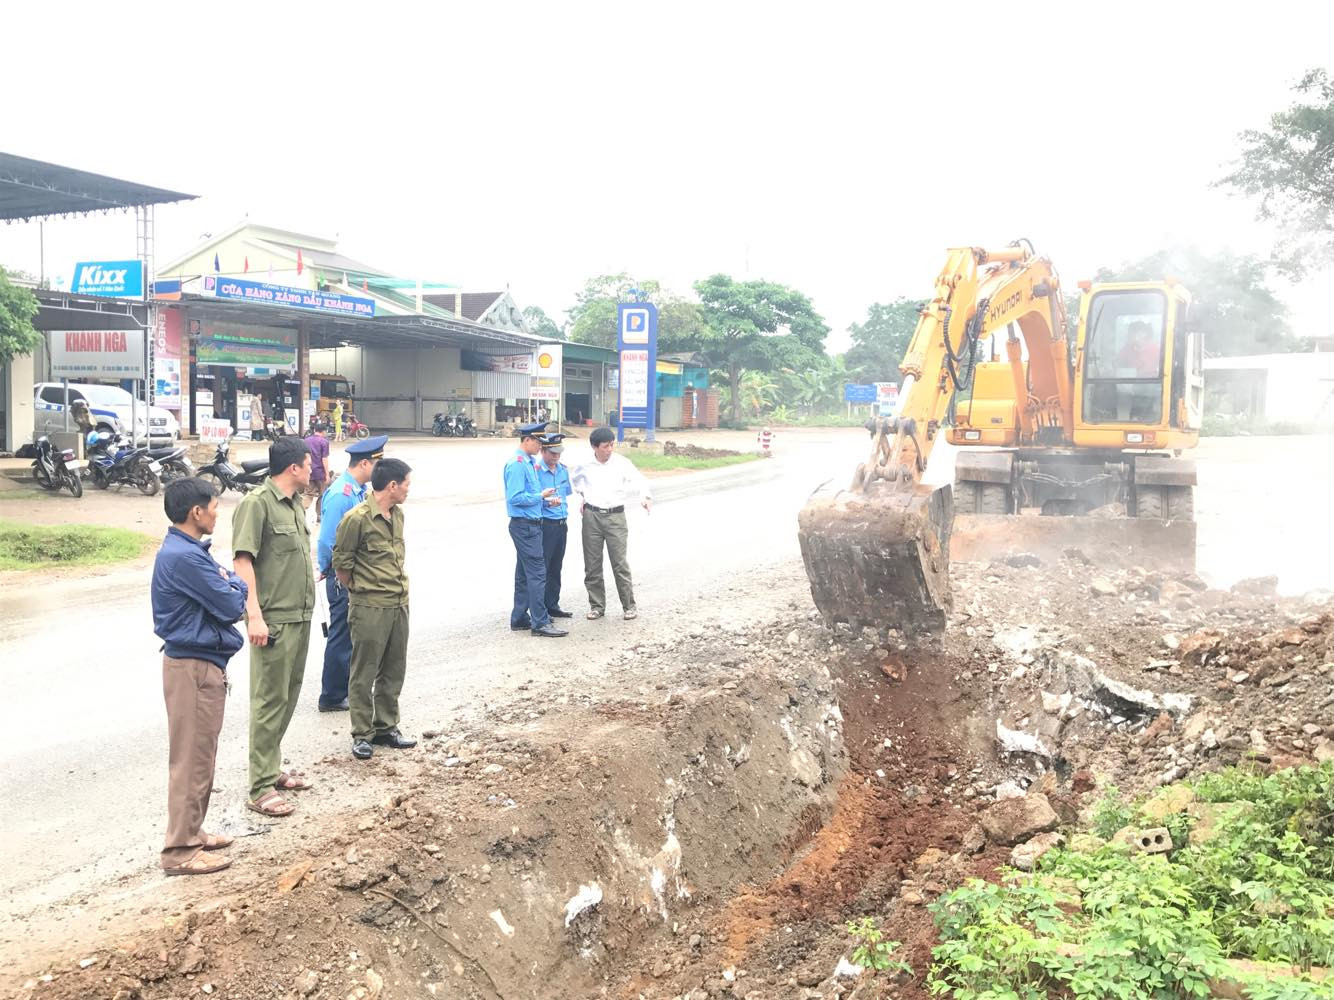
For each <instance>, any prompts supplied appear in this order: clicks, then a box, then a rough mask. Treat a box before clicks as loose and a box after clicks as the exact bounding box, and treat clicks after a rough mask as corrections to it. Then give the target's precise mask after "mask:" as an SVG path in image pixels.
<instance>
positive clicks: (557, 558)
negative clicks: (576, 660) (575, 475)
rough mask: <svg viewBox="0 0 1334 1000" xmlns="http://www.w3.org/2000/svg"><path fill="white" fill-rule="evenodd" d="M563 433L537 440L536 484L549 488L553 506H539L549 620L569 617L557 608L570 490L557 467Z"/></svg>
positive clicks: (567, 473) (565, 474)
mask: <svg viewBox="0 0 1334 1000" xmlns="http://www.w3.org/2000/svg"><path fill="white" fill-rule="evenodd" d="M564 439H565V435H564V434H546V435H543V437H542V439H541V444H542V461H541V462H539V463H538V466H537V481H538V483H539V484H540V485H541V486H542V488H543V489H546V488H547V487H551V488H553V489H554V490H555V491H556V492H555V493H553V494H552V495H551V497H552V499H553V500H559V501H560V502H559V503H557V504H554V505H553V504H551V503H547V504H544V505H543V507H542V561H543V562H544V563H545V564H546V571H547V589H546V607H547V614H549V615H550V616H551V617H552V618H573V617H574V615H572V614H570V612H568V611H564V610H562V609H561V606H560V571H561V566H562V565H563V564H564V562H565V537H566V530H565V525H566V518H567V517H568V516H569V513H570V506H569V504H568V503H566V501H565V498H566V497H568V496H569V495H570V494H571V493H572V492H573V490H572V489H571V488H570V470H569V469H567V468H566V467H565V466H564V465H562V464H561V461H560V455H561V452H562V451H564V450H565V446H564V445H563V444H561V441H563V440H564Z"/></svg>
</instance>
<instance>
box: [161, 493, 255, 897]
mask: <svg viewBox="0 0 1334 1000" xmlns="http://www.w3.org/2000/svg"><path fill="white" fill-rule="evenodd" d="M163 507H164V508H165V509H166V512H167V518H168V520H170V521H171V525H172V526H171V527H170V528H169V529H167V537H166V538H165V539H163V541H162V548H161V549H159V550H158V554H157V560H156V561H155V562H154V564H153V591H152V593H153V631H154V632H156V633H157V636H158V638H159V639H161V640H162V650H163V654H164V655H163V657H162V694H163V698H164V700H165V701H166V703H167V738H168V744H169V748H170V749H169V756H168V761H169V769H170V770H169V776H168V782H167V839H166V843H165V844H164V846H163V848H162V869H163V871H165V872H166V873H167V874H168V875H206V874H208V873H209V872H216V871H221V870H222V869H224V868H226V867H227V866H228V865H230V864H231V863H232V862H231V859H230V858H228V857H225V856H223V855H221V854H217V853H215V852H217V851H219V850H221V849H222V848H224V847H227V846H229V845H230V844H231V842H232V838H230V837H223V836H211V835H210V834H207V833H205V832H204V817H205V816H206V815H207V814H208V802H209V796H210V795H212V793H213V768H214V764H215V762H216V760H217V755H218V733H219V732H220V731H221V730H222V713H223V707H224V705H225V704H226V700H227V661H228V660H230V659H231V658H232V656H233V655H235V654H236V652H237V651H238V650H240V648H241V647H242V646H243V645H244V644H245V640H244V639H242V638H241V633H240V632H238V631H237V630H236V629H235V628H233V623H235V622H237V621H239V620H240V619H241V617H242V615H244V614H245V605H246V597H247V594H248V591H247V588H246V584H245V581H244V580H242V579H241V578H240V577H239V576H237V575H236V574H235V573H232V572H230V571H228V570H225V569H223V568H222V567H221V566H219V565H218V563H217V562H216V561H215V560H214V558H213V556H212V555H211V554H210V553H209V544H210V543H209V542H206V541H205V540H204V536H205V535H211V534H212V533H213V528H214V526H215V525H216V524H217V521H218V498H217V495H216V494H215V493H214V492H213V487H212V486H210V485H209V484H208V483H206V482H204V481H203V480H202V479H197V478H195V477H193V476H189V477H186V478H184V479H177V480H175V481H174V482H172V483H169V484H168V485H167V488H166V491H165V492H164V494H163Z"/></svg>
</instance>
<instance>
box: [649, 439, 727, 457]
mask: <svg viewBox="0 0 1334 1000" xmlns="http://www.w3.org/2000/svg"><path fill="white" fill-rule="evenodd" d="M662 453H663V454H664V455H668V456H672V457H676V458H731V457H732V456H733V455H740V454H741V452H739V451H729V450H728V449H726V448H702V447H700V446H699V445H697V444H677V443H676V442H675V441H664V442H663V445H662Z"/></svg>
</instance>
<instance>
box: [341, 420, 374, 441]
mask: <svg viewBox="0 0 1334 1000" xmlns="http://www.w3.org/2000/svg"><path fill="white" fill-rule="evenodd" d="M343 427H344V430H343V433H344V434H345V435H346V436H348V437H350V438H353V437H354V438H357V439H358V440H363V441H364V440H365V439H366V438H368V437H370V436H371V429H370V428H369V427H367V426H366V425H365V424H363V423H362V422H361V421H360V420H358V419H357V415H356V414H355V413H349V414H348V415H347V417H346V418H344V421H343Z"/></svg>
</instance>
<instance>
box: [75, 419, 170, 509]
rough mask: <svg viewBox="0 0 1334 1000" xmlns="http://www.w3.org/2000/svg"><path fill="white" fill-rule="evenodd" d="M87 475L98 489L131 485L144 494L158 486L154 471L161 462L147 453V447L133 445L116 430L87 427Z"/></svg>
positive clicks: (158, 481)
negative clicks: (93, 429) (97, 429)
mask: <svg viewBox="0 0 1334 1000" xmlns="http://www.w3.org/2000/svg"><path fill="white" fill-rule="evenodd" d="M87 441H88V475H89V478H91V479H92V482H93V485H94V486H96V487H97V488H98V489H99V490H105V489H108V488H109V487H112V486H135V487H138V489H139V492H140V493H142V494H143V495H144V496H146V497H151V496H154V495H155V494H156V493H157V491H158V490H160V489H162V480H161V479H159V478H158V473H160V472H161V471H162V466H161V465H160V464H159V463H158V462H156V461H154V460H153V459H151V458H149V457H148V449H147V448H136V447H134V446H132V445H131V444H130V443H129V442H127V441H126V440H125V438H123V437H121V436H120V435H119V434H113V433H111V432H109V431H91V432H89V434H88V438H87Z"/></svg>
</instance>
